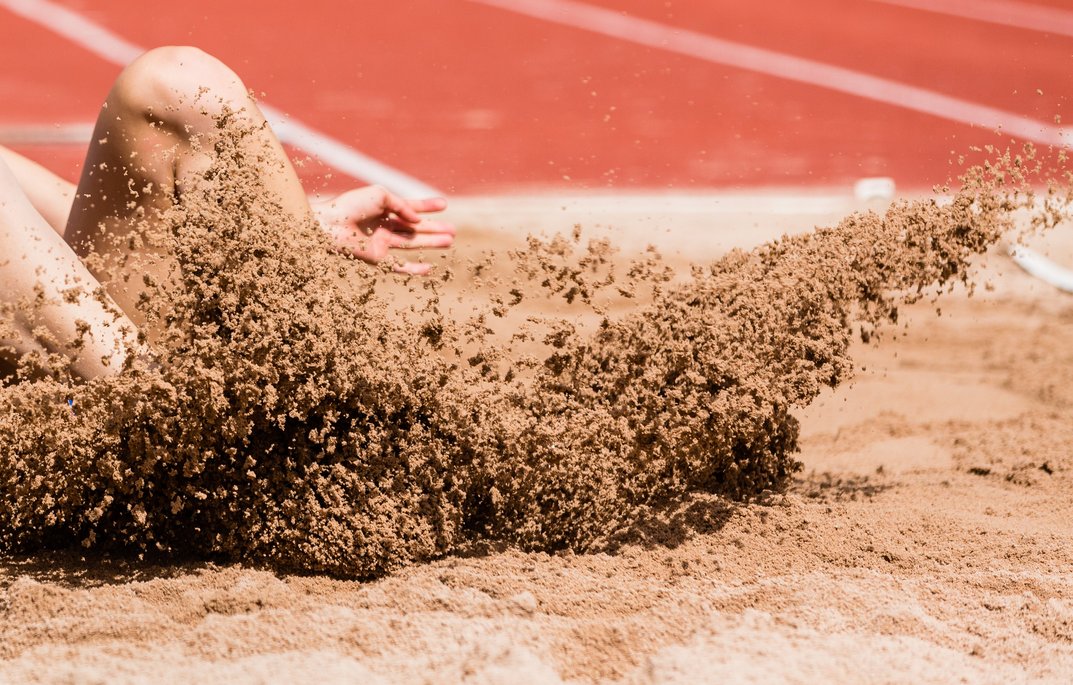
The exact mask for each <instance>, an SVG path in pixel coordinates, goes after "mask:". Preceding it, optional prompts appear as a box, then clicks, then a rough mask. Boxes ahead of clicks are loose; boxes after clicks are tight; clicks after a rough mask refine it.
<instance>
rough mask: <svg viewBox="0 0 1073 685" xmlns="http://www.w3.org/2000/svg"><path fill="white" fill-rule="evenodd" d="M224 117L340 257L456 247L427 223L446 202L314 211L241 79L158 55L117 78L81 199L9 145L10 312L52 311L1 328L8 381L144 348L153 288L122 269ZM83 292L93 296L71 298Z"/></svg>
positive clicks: (378, 191)
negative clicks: (139, 231) (29, 364)
mask: <svg viewBox="0 0 1073 685" xmlns="http://www.w3.org/2000/svg"><path fill="white" fill-rule="evenodd" d="M225 111H227V112H230V113H231V116H233V117H236V118H239V119H240V121H241V123H243V124H245V125H246V127H247V128H250V129H251V130H254V131H255V133H254V134H253V135H251V136H249V137H248V138H247V139H246V140H245V141H244V144H245V145H246V146H247V147H248V151H249V154H250V159H251V160H255V161H256V164H257V166H258V168H259V169H260V170H261V174H262V180H263V182H264V184H265V186H266V188H267V189H269V190H270V191H271V192H273V193H274V194H275V196H276V198H277V199H278V201H279V202H280V204H281V206H282V207H283V208H284V209H285V210H286V211H288V212H289V213H291V214H293V215H294V217H295V220H296V221H301V220H308V219H310V218H315V219H316V220H317V221H318V222H319V223H320V225H321V226H322V228H323V229H324V230H325V231H326V232H327V233H328V234H329V235H330V236H331V237H332V239H333V241H334V242H335V244H336V245H337V246H338V248H339V249H340V250H342V251H345V252H349V253H351V254H353V255H354V256H356V257H358V258H359V259H362V260H364V261H367V262H370V263H376V262H380V261H383V260H386V259H389V258H391V251H392V250H396V249H403V250H407V249H409V250H414V249H432V248H447V247H450V246H451V245H452V244H453V242H454V236H455V229H454V227H453V226H452V225H451V224H448V223H445V222H440V221H434V220H430V219H427V218H425V217H424V216H423V215H425V214H428V213H433V212H439V211H441V210H443V209H445V208H446V204H447V203H446V200H444V199H443V198H431V199H424V200H415V201H410V200H403V199H402V198H399V197H398V196H396V195H394V194H392V193H390V192H388V191H387V190H385V189H383V188H381V187H379V186H370V187H367V188H360V189H357V190H352V191H350V192H347V193H343V194H342V195H339V196H338V197H336V198H333V199H331V200H326V201H322V202H317V203H315V204H313V205H311V204H310V203H309V200H308V199H307V196H306V192H305V190H304V189H303V188H302V185H301V183H300V182H299V179H298V176H297V174H296V173H295V171H294V168H293V166H292V165H291V163H290V161H289V159H288V158H287V155H286V153H285V152H284V150H283V147H282V145H281V144H280V142H279V140H278V139H277V138H276V137H275V135H274V134H273V133H272V131H271V129H270V128H269V127H268V125H267V124H266V123H265V120H264V117H263V115H262V114H261V112H260V110H259V109H258V108H257V105H256V103H255V102H254V101H253V100H252V99H251V98H250V96H249V94H248V91H247V89H246V87H245V86H244V85H243V84H242V82H241V80H239V78H238V76H236V75H235V74H234V72H232V71H231V70H230V69H228V68H227V67H226V66H224V65H223V64H222V63H221V62H219V61H218V60H216V59H215V58H213V57H211V56H209V55H207V54H206V53H204V52H202V51H200V50H197V49H196V48H188V47H166V48H157V49H155V50H151V51H149V52H147V53H146V54H144V55H142V56H141V57H140V58H138V59H137V60H135V61H134V62H133V63H132V64H131V65H130V66H128V67H127V68H126V69H125V70H124V71H123V72H122V74H120V76H119V78H117V80H116V82H115V85H114V86H113V88H112V90H111V92H110V93H109V94H108V98H107V100H106V101H105V104H104V105H103V107H102V108H101V113H100V116H99V117H98V120H97V125H96V128H95V130H94V134H93V140H92V142H91V144H90V148H89V151H88V153H87V155H86V160H85V164H84V165H83V173H82V177H81V179H80V180H79V183H78V186H77V188H76V187H75V186H74V185H72V184H70V183H68V182H66V181H64V180H63V179H60V178H59V177H57V176H55V175H54V174H52V173H51V172H49V171H47V170H45V169H44V168H42V167H40V166H39V165H37V164H34V163H33V162H31V161H29V160H27V159H25V158H23V157H21V156H19V155H17V154H15V153H14V152H12V151H10V150H7V149H5V148H2V147H0V254H3V255H11V257H10V258H8V259H6V260H5V261H3V262H0V304H3V305H5V306H10V307H15V306H16V305H18V304H19V303H24V302H28V301H30V300H33V299H34V298H37V299H38V300H40V299H41V298H42V297H44V298H45V299H46V300H47V301H48V302H49V303H50V304H47V305H44V306H39V307H37V308H36V309H35V310H34V311H36V318H34V317H32V316H30V315H17V316H16V317H15V320H14V323H15V330H13V331H0V344H2V345H3V346H4V347H6V349H7V354H6V358H5V357H4V356H0V374H3V373H4V372H5V371H6V372H8V373H10V370H11V368H12V365H13V363H14V361H15V360H16V359H17V358H18V356H20V355H24V354H28V353H34V352H52V353H56V352H59V353H64V354H67V355H68V356H70V357H71V358H72V360H73V362H72V367H71V369H72V371H73V372H74V373H75V374H76V375H78V376H81V377H83V378H92V377H95V376H98V375H102V374H107V373H114V372H116V371H117V370H118V369H120V368H121V366H122V361H123V360H124V359H125V358H126V357H127V356H128V354H129V353H130V352H131V351H137V350H138V347H139V343H138V341H137V328H136V324H139V323H141V321H140V317H139V314H138V311H137V309H136V307H135V302H136V301H137V297H138V295H139V293H140V291H139V289H138V287H137V285H136V284H137V283H139V282H140V279H131V280H130V281H129V282H126V281H124V280H123V278H109V276H114V275H117V274H113V273H111V271H110V269H109V267H110V266H114V265H116V264H120V263H122V261H123V259H124V258H125V257H126V256H128V255H129V254H130V253H131V252H132V250H139V249H144V248H141V247H140V246H138V244H137V243H136V242H132V241H131V240H130V237H131V234H132V231H134V230H135V227H136V226H137V225H138V223H139V222H145V221H153V219H154V217H155V216H156V215H157V213H158V212H159V211H161V210H163V209H166V208H167V206H169V204H170V203H171V202H172V201H173V199H174V198H175V197H177V196H178V195H181V193H182V192H183V189H184V187H189V185H190V184H191V183H193V182H195V180H196V179H197V178H198V177H199V174H200V172H202V171H204V169H206V168H207V166H208V165H209V164H210V163H211V157H210V155H211V151H207V150H204V149H202V148H201V147H200V145H199V144H198V143H199V141H200V140H201V139H202V137H203V135H204V134H207V133H209V132H211V131H212V130H214V128H215V125H216V120H217V118H218V117H219V116H221V115H222V114H223V113H224V112H225ZM90 255H94V258H93V259H92V260H90V261H88V262H85V261H83V260H85V259H87V258H89V257H90ZM392 267H393V269H394V270H396V271H398V272H400V273H406V274H415V275H422V274H426V273H428V271H429V270H430V269H431V265H430V264H428V263H424V262H407V261H396V262H394V263H393V264H392ZM119 275H122V272H120V274H119ZM101 283H105V284H106V288H104V289H103V290H102V289H101ZM73 286H78V287H80V288H81V290H82V291H83V293H84V294H83V295H81V296H80V297H77V298H76V297H74V296H73V295H70V294H68V296H67V298H66V299H65V298H64V294H65V293H69V291H70V289H71V288H72V287H73ZM42 293H43V295H42ZM93 293H98V296H97V297H93V296H92V294H93ZM79 331H83V333H82V336H81V339H82V343H81V347H80V348H78V349H73V348H70V347H69V346H67V345H66V344H65V343H66V341H71V340H74V339H76V338H77V337H78V333H79ZM5 366H6V368H5Z"/></svg>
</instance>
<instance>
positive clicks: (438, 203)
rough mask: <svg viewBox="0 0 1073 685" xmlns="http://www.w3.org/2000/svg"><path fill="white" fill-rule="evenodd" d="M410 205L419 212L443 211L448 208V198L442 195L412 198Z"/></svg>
mask: <svg viewBox="0 0 1073 685" xmlns="http://www.w3.org/2000/svg"><path fill="white" fill-rule="evenodd" d="M410 206H411V207H412V208H413V209H414V211H417V212H422V213H425V212H442V211H443V210H445V209H447V200H446V199H445V198H442V197H428V198H425V199H422V200H410Z"/></svg>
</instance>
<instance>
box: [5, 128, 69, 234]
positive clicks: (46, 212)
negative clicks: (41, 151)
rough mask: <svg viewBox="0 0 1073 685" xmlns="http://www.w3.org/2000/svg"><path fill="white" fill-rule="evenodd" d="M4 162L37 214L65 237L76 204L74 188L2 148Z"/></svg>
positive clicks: (52, 174)
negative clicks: (72, 207) (68, 218)
mask: <svg viewBox="0 0 1073 685" xmlns="http://www.w3.org/2000/svg"><path fill="white" fill-rule="evenodd" d="M0 161H3V162H5V163H6V164H7V166H8V168H9V169H10V170H11V173H13V174H14V175H15V179H16V180H17V181H18V184H19V186H21V187H22V191H23V192H24V193H25V194H26V197H28V198H29V199H30V204H32V205H33V207H34V209H36V210H37V213H38V214H40V215H41V216H43V217H44V218H45V221H47V222H48V225H49V226H51V227H52V228H53V230H55V231H56V233H59V234H60V235H61V236H62V235H63V233H64V230H65V229H66V228H67V217H68V215H70V213H71V203H72V202H73V201H74V196H75V186H74V184H73V183H70V182H69V181H65V180H63V179H62V178H60V177H59V176H57V175H56V174H54V173H52V172H51V171H49V170H48V169H46V168H45V167H43V166H41V165H40V164H38V163H37V162H34V161H31V160H29V159H26V158H25V157H23V156H22V155H20V154H18V153H16V152H14V151H12V150H9V149H8V148H6V147H4V146H3V145H0Z"/></svg>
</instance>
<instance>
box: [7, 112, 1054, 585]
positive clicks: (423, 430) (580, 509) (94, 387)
mask: <svg viewBox="0 0 1073 685" xmlns="http://www.w3.org/2000/svg"><path fill="white" fill-rule="evenodd" d="M245 135H246V133H245V132H244V131H242V130H239V129H235V128H230V129H227V128H225V129H224V131H223V133H222V134H221V135H220V137H219V139H218V140H215V141H211V142H212V145H213V146H214V148H215V149H216V151H217V157H216V159H215V162H214V163H213V165H212V166H211V167H210V168H209V169H208V170H207V171H206V173H205V176H204V179H203V181H204V182H203V183H201V184H200V185H198V186H196V187H194V188H191V189H190V190H188V191H185V192H184V193H183V195H182V197H181V198H177V199H176V200H175V202H174V205H173V207H172V208H171V209H170V210H168V211H167V212H165V213H164V215H163V217H164V220H163V222H162V224H161V229H160V230H156V231H154V234H153V235H151V236H148V237H147V238H146V239H147V240H148V241H149V242H150V244H159V245H162V246H163V247H164V248H165V252H166V253H167V254H168V255H170V257H169V259H168V261H167V264H168V265H170V267H169V270H168V273H167V274H166V275H164V276H160V277H155V278H146V280H145V291H146V293H147V295H148V297H146V298H143V300H142V302H141V304H140V307H141V308H142V315H143V316H144V317H145V318H146V320H148V321H149V322H151V324H152V330H151V332H150V333H149V339H150V340H151V342H152V347H153V349H154V354H153V360H152V362H151V363H150V362H147V361H146V360H140V359H131V360H128V363H127V367H128V368H127V369H126V370H125V371H124V372H123V373H121V374H119V375H117V376H113V377H109V378H99V379H95V380H92V381H90V382H87V383H75V382H73V381H72V380H71V379H70V377H69V375H68V374H65V373H64V372H63V370H62V369H53V370H52V372H51V373H46V374H44V375H41V374H38V376H37V377H36V378H35V379H32V380H27V379H24V380H22V381H21V382H18V383H13V382H9V383H8V384H7V385H6V386H5V387H3V388H2V389H0V550H3V551H12V550H26V549H32V548H40V547H42V546H63V545H69V544H71V543H72V542H77V543H80V544H82V545H83V546H85V547H90V548H92V547H107V548H114V547H124V548H134V549H136V550H144V551H150V552H154V553H157V552H161V553H168V554H170V553H191V552H192V553H196V554H204V555H217V556H221V557H225V558H235V559H246V560H254V561H259V562H267V563H270V564H273V565H276V566H278V567H282V568H290V569H300V570H308V571H325V572H329V573H333V574H338V575H342V576H354V577H366V576H372V575H378V574H383V573H385V572H388V571H391V570H392V569H395V568H398V567H400V566H402V565H405V564H408V563H412V562H415V561H421V560H427V559H430V558H434V557H438V556H442V555H445V554H449V553H452V552H456V551H460V550H464V549H467V548H470V547H472V546H474V545H480V544H482V543H485V542H488V541H505V542H509V543H512V544H516V545H519V546H521V547H523V548H525V549H533V550H560V549H572V550H594V549H602V548H607V547H609V546H613V545H615V544H617V542H618V541H620V540H622V539H625V538H627V537H628V536H629V535H630V531H631V529H632V528H633V527H635V526H637V525H640V524H642V523H643V522H644V521H645V520H646V519H647V518H648V517H650V516H653V515H656V514H658V513H659V512H660V511H662V510H665V509H666V508H668V507H671V506H673V505H674V504H675V503H676V502H678V501H680V500H681V498H682V497H684V496H685V495H687V494H688V493H690V492H694V491H706V492H714V493H720V494H725V495H728V496H731V497H736V498H746V497H750V496H753V495H756V494H759V493H761V492H763V491H765V490H780V489H783V488H785V486H786V485H787V483H788V481H789V478H790V476H791V475H792V474H793V473H794V472H795V471H796V470H797V469H798V468H799V466H798V463H797V462H796V460H795V459H794V454H795V452H796V450H797V437H798V425H797V422H796V420H795V419H794V418H793V417H792V416H791V414H790V411H791V410H792V409H793V408H796V407H802V406H805V405H807V404H808V403H809V402H811V401H812V400H813V399H814V398H815V397H816V396H817V394H818V393H819V392H820V390H821V389H822V388H823V387H825V386H834V385H837V384H838V383H840V382H841V381H843V380H845V379H846V378H847V377H848V376H849V375H850V373H851V371H852V362H851V360H850V358H849V354H848V349H849V344H850V341H851V338H852V336H853V335H854V333H855V332H863V333H864V334H866V335H870V334H871V332H872V331H873V330H874V329H875V327H876V326H878V325H880V324H882V323H883V322H887V321H893V320H895V319H896V317H897V312H898V306H899V305H900V304H901V303H903V302H908V301H914V300H916V299H918V298H920V297H922V296H927V295H930V294H937V293H939V292H941V291H942V290H943V289H944V288H947V287H949V286H951V285H952V284H954V283H956V282H963V283H971V279H970V271H969V267H970V259H971V258H972V257H973V255H975V254H977V253H980V252H982V251H984V250H985V249H986V248H987V247H988V246H989V245H991V244H993V243H994V242H995V241H997V240H999V238H1000V237H1001V236H1002V235H1003V234H1004V233H1005V232H1007V231H1009V230H1011V229H1012V228H1013V225H1014V216H1015V215H1016V214H1017V213H1018V212H1021V211H1023V210H1025V209H1026V208H1032V207H1038V206H1039V203H1037V202H1035V201H1034V198H1033V195H1032V193H1030V192H1026V191H1025V190H1024V188H1025V183H1026V177H1025V176H1024V171H1025V169H1026V166H1027V165H1030V164H1032V163H1033V155H1032V153H1031V151H1029V152H1028V153H1026V155H1024V156H1010V155H1006V156H1003V157H1001V158H1000V161H999V162H998V163H996V164H994V165H989V166H985V167H979V168H975V169H973V170H971V171H970V172H969V173H968V174H967V175H966V176H965V178H964V183H963V187H962V188H961V189H960V190H958V191H957V192H955V193H954V194H953V198H952V200H951V201H949V202H942V203H940V202H937V201H934V200H928V201H920V202H900V203H896V204H895V205H894V206H893V207H891V209H889V210H888V211H887V212H886V213H885V214H884V215H877V214H860V215H854V216H851V217H849V218H847V219H845V220H844V221H842V222H841V223H840V224H838V225H837V226H835V227H832V228H826V229H820V230H817V231H815V232H814V233H811V234H808V235H802V236H796V237H789V238H784V239H782V240H780V241H777V242H775V243H772V244H769V245H766V246H763V247H761V248H759V249H757V250H754V251H751V252H742V251H736V252H732V253H731V254H729V255H727V256H726V257H724V258H723V259H721V260H719V261H717V262H715V263H714V264H711V265H709V266H705V267H698V268H696V269H694V271H693V273H692V274H691V277H690V278H689V279H687V280H686V281H685V282H680V281H675V280H674V274H672V273H670V272H669V270H668V269H666V268H664V267H662V266H661V263H660V260H659V258H658V255H656V254H654V253H650V254H649V255H648V256H646V257H645V258H644V259H641V260H638V261H636V262H634V263H633V264H632V265H631V266H630V267H629V268H628V269H625V270H622V269H619V270H618V271H616V270H615V268H614V266H613V262H612V260H610V259H609V258H608V255H609V254H610V246H609V245H607V244H606V243H592V244H590V245H588V246H582V245H580V244H579V243H578V241H577V240H576V239H571V238H569V237H560V238H556V239H552V240H548V241H540V240H533V241H531V244H530V249H529V250H528V251H525V252H522V253H518V254H513V255H510V256H508V257H506V258H505V259H507V260H508V264H509V270H510V271H511V272H512V273H513V276H512V280H511V282H505V281H503V280H495V279H493V280H488V281H481V280H477V281H475V286H474V287H475V288H476V292H475V295H476V297H475V299H477V300H480V299H481V298H483V301H484V302H485V305H483V306H479V307H478V310H477V311H476V312H475V313H473V314H472V315H469V316H465V317H460V318H459V317H455V316H452V315H451V312H450V311H449V308H448V307H446V306H445V304H444V303H443V302H441V297H440V294H439V288H438V286H437V281H436V280H435V279H432V280H426V281H423V282H421V283H418V284H416V285H415V286H414V288H413V290H414V293H413V295H414V298H413V300H412V301H409V302H405V303H404V302H400V301H395V300H393V299H391V298H390V297H389V296H388V295H386V293H388V292H390V290H389V289H387V288H385V287H384V283H383V282H382V281H383V279H384V278H385V277H384V275H383V274H382V273H380V272H379V271H377V270H375V269H370V268H369V267H367V266H365V265H362V264H359V263H356V262H355V261H353V260H351V259H348V258H346V257H343V256H341V255H339V254H337V253H335V252H333V251H332V250H331V249H330V247H331V246H330V245H329V244H328V242H327V238H326V237H325V236H324V235H323V234H322V232H321V231H320V230H319V228H318V227H317V226H316V224H315V223H314V222H313V220H312V219H309V220H303V221H295V219H294V218H293V217H291V216H289V215H287V214H286V213H285V212H284V211H283V210H282V209H281V208H280V206H279V205H278V203H276V202H275V201H274V200H273V198H272V197H270V196H269V195H268V193H267V192H266V191H265V190H264V188H263V187H262V186H261V184H260V182H259V179H258V169H257V166H256V165H255V164H250V163H247V162H246V160H245V158H244V157H243V152H242V145H240V141H241V140H242V138H243V137H244V136H245ZM1046 200H1047V201H1046V202H1045V203H1044V205H1043V206H1044V208H1045V209H1044V211H1038V210H1036V211H1037V213H1036V214H1035V215H1034V216H1035V218H1034V223H1036V224H1043V225H1049V224H1052V223H1054V222H1055V221H1057V220H1058V218H1060V214H1061V213H1062V210H1063V207H1064V204H1063V202H1067V201H1068V197H1066V196H1065V195H1064V194H1063V191H1062V190H1061V189H1060V188H1059V187H1057V186H1054V187H1052V188H1050V190H1049V192H1048V194H1047V196H1046ZM502 259H504V258H501V257H489V262H492V261H496V260H499V261H501V260H502ZM481 269H482V266H481V265H480V264H478V265H475V266H474V272H475V273H479V272H480V271H481ZM638 290H646V291H647V292H648V293H649V295H650V299H651V302H650V303H649V304H646V305H644V306H640V307H638V308H637V309H636V310H635V311H633V312H631V313H629V314H627V315H625V316H612V315H610V314H607V311H608V309H607V303H608V302H609V301H611V300H613V299H616V298H617V299H618V300H623V299H626V300H628V299H630V298H631V297H633V296H635V295H636V293H637V291H638ZM526 297H561V298H562V299H563V301H564V307H566V308H567V309H568V310H570V311H572V312H574V313H573V314H570V313H568V314H563V315H562V316H559V317H551V318H545V319H542V320H533V321H530V322H528V323H527V324H526V325H525V326H522V327H516V326H513V325H503V322H504V321H505V320H507V319H509V310H510V308H511V305H512V303H517V302H518V301H520V300H521V299H523V298H526ZM582 310H583V311H585V312H588V313H589V314H592V313H595V314H596V315H597V316H596V320H597V324H596V326H595V328H593V327H588V326H586V325H583V324H582V323H581V321H580V319H579V318H577V316H576V312H578V311H582ZM67 400H71V401H72V402H73V408H72V407H71V406H69V404H68V402H67Z"/></svg>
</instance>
